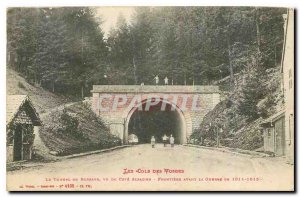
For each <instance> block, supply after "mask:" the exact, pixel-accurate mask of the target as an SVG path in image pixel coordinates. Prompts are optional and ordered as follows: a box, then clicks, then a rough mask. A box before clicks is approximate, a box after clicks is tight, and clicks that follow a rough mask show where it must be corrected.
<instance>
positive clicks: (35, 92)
mask: <svg viewBox="0 0 300 197" xmlns="http://www.w3.org/2000/svg"><path fill="white" fill-rule="evenodd" d="M6 92H7V94H23V95H29V98H30V99H31V101H32V102H33V104H34V106H35V108H36V110H37V112H38V113H39V114H41V113H44V112H46V111H47V110H48V109H52V108H54V107H57V106H59V105H62V104H65V103H67V102H70V100H69V99H67V98H66V97H63V96H58V95H56V94H53V93H51V92H49V91H46V90H44V89H43V88H41V87H35V86H33V85H31V84H29V83H27V82H26V81H25V79H24V78H23V77H21V76H20V75H19V74H18V73H17V72H16V71H14V70H11V69H7V70H6Z"/></svg>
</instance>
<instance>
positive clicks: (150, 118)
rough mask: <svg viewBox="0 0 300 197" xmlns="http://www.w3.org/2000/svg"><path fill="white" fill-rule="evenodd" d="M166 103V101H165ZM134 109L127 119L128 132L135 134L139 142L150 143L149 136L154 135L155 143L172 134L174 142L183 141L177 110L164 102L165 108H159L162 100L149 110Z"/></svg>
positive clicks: (182, 130) (143, 106)
mask: <svg viewBox="0 0 300 197" xmlns="http://www.w3.org/2000/svg"><path fill="white" fill-rule="evenodd" d="M165 104H166V103H165ZM145 105H146V103H144V104H143V105H142V109H143V110H138V109H136V110H135V111H134V112H133V114H132V116H131V117H130V120H129V125H128V134H129V135H130V134H135V135H136V136H137V137H138V140H139V144H144V143H150V139H151V136H154V137H155V140H156V143H162V137H163V135H164V134H166V135H167V136H168V137H170V135H173V137H174V138H175V143H176V144H183V142H184V133H183V132H184V128H183V120H182V117H181V115H180V114H179V112H178V111H177V110H172V109H171V108H172V106H171V105H170V104H166V108H165V110H161V105H162V101H161V102H159V103H158V104H157V105H155V106H151V107H150V108H149V111H145Z"/></svg>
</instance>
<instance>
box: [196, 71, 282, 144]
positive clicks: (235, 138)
mask: <svg viewBox="0 0 300 197" xmlns="http://www.w3.org/2000/svg"><path fill="white" fill-rule="evenodd" d="M239 74H240V75H237V76H235V77H236V84H235V87H234V89H233V90H232V91H229V92H227V93H226V95H224V99H223V100H222V101H221V102H220V103H219V104H218V105H217V106H216V107H215V108H214V109H213V110H212V111H210V112H209V113H208V114H207V115H206V116H205V117H204V118H203V121H202V123H201V125H200V129H198V130H197V131H195V132H194V133H193V134H192V138H193V139H194V140H196V143H199V144H201V145H206V146H214V145H216V134H215V133H214V129H213V128H220V127H222V129H223V132H222V133H221V134H220V140H221V145H223V146H227V147H233V148H241V149H246V150H256V149H259V148H260V147H262V146H263V137H262V133H261V129H260V126H259V125H260V123H262V121H263V119H264V118H267V117H269V116H271V115H272V114H275V113H276V112H279V111H280V110H282V109H283V107H284V103H283V95H282V92H281V88H280V79H281V73H280V70H279V68H278V67H277V68H271V69H267V70H266V72H264V73H259V75H258V78H259V80H258V81H257V83H256V84H255V85H256V86H253V87H251V86H250V85H249V84H250V82H249V81H247V80H244V79H245V78H247V77H249V74H245V73H239ZM251 77H253V76H251ZM251 80H252V81H255V79H253V78H252V79H251ZM251 80H250V81H251ZM218 85H220V86H221V87H224V86H226V85H227V86H228V82H227V81H226V80H225V81H224V80H223V81H221V83H219V84H218ZM250 87H251V88H252V89H254V90H256V91H257V92H258V93H259V92H262V94H261V95H262V97H261V98H259V99H256V98H255V97H256V96H257V95H255V94H254V93H253V95H251V94H250V96H252V97H253V103H250V104H252V105H254V106H255V111H256V112H257V114H256V115H255V116H254V117H249V116H247V113H249V111H246V112H244V113H242V110H241V109H243V108H242V107H244V106H245V105H249V103H245V102H244V101H243V99H244V97H245V95H244V94H245V89H246V88H247V89H246V90H247V91H249V89H250ZM227 89H228V88H227ZM258 93H256V94H258ZM249 100H251V98H250V99H249ZM256 100H257V101H256ZM243 102H244V103H243ZM241 106H242V107H241ZM210 125H211V126H210Z"/></svg>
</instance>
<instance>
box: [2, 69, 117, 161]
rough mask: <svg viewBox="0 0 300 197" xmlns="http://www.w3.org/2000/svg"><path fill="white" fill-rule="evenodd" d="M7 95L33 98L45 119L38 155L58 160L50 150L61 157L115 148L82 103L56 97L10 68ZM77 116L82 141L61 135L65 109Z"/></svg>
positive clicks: (7, 77)
mask: <svg viewBox="0 0 300 197" xmlns="http://www.w3.org/2000/svg"><path fill="white" fill-rule="evenodd" d="M6 81H7V83H6V87H7V94H23V95H29V97H30V99H31V101H32V102H33V104H34V106H35V108H36V110H37V112H38V113H39V115H40V118H41V119H42V122H43V126H42V127H41V128H40V132H39V136H36V141H35V147H36V148H37V149H38V150H39V151H37V153H38V154H39V155H41V156H42V157H43V158H44V159H54V158H55V157H53V156H52V155H50V154H49V152H50V151H57V152H59V153H60V154H61V155H66V154H71V153H77V152H83V151H87V150H95V149H99V148H105V147H109V146H112V145H114V144H115V143H113V142H112V139H113V141H114V140H116V139H115V138H114V137H113V136H112V135H110V134H109V133H108V131H107V128H105V126H104V125H103V124H102V123H101V121H100V120H99V119H98V118H97V117H96V116H95V114H94V113H93V112H92V111H91V110H90V109H88V108H87V107H86V106H85V105H84V104H82V103H81V102H78V103H72V102H71V100H70V99H68V98H66V97H64V96H60V95H56V94H53V93H51V92H49V91H47V90H44V89H43V88H41V87H35V86H33V85H31V84H29V83H27V82H26V80H25V79H24V78H23V77H21V76H20V75H19V74H18V73H17V72H15V71H13V70H11V69H9V68H8V69H7V74H6ZM64 108H66V109H67V111H68V112H70V113H72V114H76V118H77V119H78V122H79V125H78V131H79V132H81V133H82V136H84V137H83V138H82V139H78V138H76V137H74V136H72V135H70V134H68V133H64V132H57V129H58V128H59V127H61V125H60V122H59V118H60V116H59V115H60V114H62V110H63V109H64Z"/></svg>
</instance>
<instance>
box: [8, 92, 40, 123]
mask: <svg viewBox="0 0 300 197" xmlns="http://www.w3.org/2000/svg"><path fill="white" fill-rule="evenodd" d="M25 103H27V104H28V106H29V107H30V112H29V114H28V115H29V116H30V118H31V120H32V122H33V124H34V125H35V126H40V125H41V120H40V118H39V115H38V113H37V112H36V110H35V108H34V106H33V104H32V102H31V100H30V99H29V97H28V96H27V95H7V97H6V125H8V124H9V123H10V122H11V121H13V119H14V118H15V117H16V115H17V114H18V112H19V111H20V108H21V107H22V106H23V105H24V104H25Z"/></svg>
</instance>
